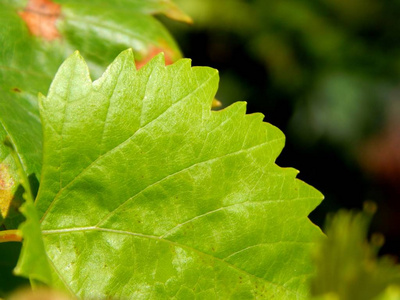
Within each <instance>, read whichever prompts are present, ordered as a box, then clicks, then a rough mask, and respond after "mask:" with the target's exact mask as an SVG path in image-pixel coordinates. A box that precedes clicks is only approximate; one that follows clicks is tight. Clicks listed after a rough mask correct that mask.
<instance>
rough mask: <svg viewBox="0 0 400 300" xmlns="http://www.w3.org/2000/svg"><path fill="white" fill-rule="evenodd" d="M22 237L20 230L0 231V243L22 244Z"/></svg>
mask: <svg viewBox="0 0 400 300" xmlns="http://www.w3.org/2000/svg"><path fill="white" fill-rule="evenodd" d="M21 241H22V235H21V231H20V230H18V229H12V230H3V231H0V243H6V242H21Z"/></svg>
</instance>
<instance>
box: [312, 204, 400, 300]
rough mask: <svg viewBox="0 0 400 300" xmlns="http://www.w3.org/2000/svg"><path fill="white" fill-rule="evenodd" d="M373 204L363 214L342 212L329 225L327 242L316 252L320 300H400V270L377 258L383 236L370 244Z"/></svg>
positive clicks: (316, 287)
mask: <svg viewBox="0 0 400 300" xmlns="http://www.w3.org/2000/svg"><path fill="white" fill-rule="evenodd" d="M374 210H375V206H374V204H371V203H366V204H365V208H364V212H358V213H356V212H351V211H344V210H342V211H339V212H338V213H337V214H335V215H334V216H330V217H329V218H328V220H327V224H326V230H325V232H326V234H327V236H328V238H326V239H324V240H323V241H321V243H320V244H319V246H318V247H317V248H316V249H315V254H314V261H315V263H316V267H317V273H316V275H315V277H314V279H313V282H312V293H313V295H314V296H316V297H317V299H332V300H333V299H341V300H347V299H349V300H350V299H351V300H354V299H363V300H368V299H393V300H394V299H399V295H400V294H399V288H400V286H399V284H400V268H399V266H398V265H395V264H394V262H393V261H392V260H391V259H389V258H388V257H382V258H379V259H378V258H377V253H378V250H379V248H380V246H382V244H383V242H384V238H383V236H382V235H380V234H373V235H372V236H371V239H370V241H369V242H368V241H367V233H368V227H369V223H370V220H371V216H372V213H373V212H374Z"/></svg>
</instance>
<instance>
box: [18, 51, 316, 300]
mask: <svg viewBox="0 0 400 300" xmlns="http://www.w3.org/2000/svg"><path fill="white" fill-rule="evenodd" d="M217 83H218V75H217V72H216V71H215V70H213V69H210V68H199V67H197V68H191V66H190V61H189V60H180V61H178V62H177V63H175V64H173V65H171V66H168V67H165V66H164V61H163V57H162V56H157V57H156V58H155V59H153V60H152V61H151V62H150V63H149V64H147V65H146V66H144V67H143V68H142V69H140V70H139V71H136V69H135V66H134V61H133V57H132V53H131V51H126V52H124V53H122V54H121V55H120V56H119V57H118V58H117V59H116V60H115V61H114V63H113V64H112V65H111V66H110V67H109V68H108V69H107V71H106V73H105V74H104V75H103V76H102V77H101V78H100V79H99V80H97V81H95V82H93V83H92V82H91V80H90V77H89V71H88V69H87V66H86V64H85V62H84V61H83V59H82V58H81V57H80V56H79V55H78V54H77V53H76V54H74V55H73V56H72V57H71V58H70V59H68V60H67V61H66V62H65V63H64V64H63V66H62V67H61V68H60V70H59V71H58V73H57V75H56V77H55V79H54V81H53V83H52V86H51V88H50V91H49V94H48V96H47V98H44V97H42V98H41V101H40V102H41V118H42V120H43V132H44V154H45V155H44V161H43V169H42V178H41V186H40V190H39V194H38V198H37V202H36V208H37V210H38V212H39V213H38V215H39V216H41V220H40V223H41V229H42V234H43V239H44V244H45V249H46V255H47V256H48V258H49V261H50V265H51V266H52V268H53V273H57V274H58V275H59V280H60V281H62V282H64V284H65V286H66V287H67V288H68V290H69V292H71V293H72V294H75V295H77V296H78V297H81V298H91V297H95V298H98V297H100V298H101V297H108V296H115V297H130V298H136V299H142V298H154V299H160V298H172V297H176V298H185V299H187V298H191V297H195V296H197V297H203V298H207V299H212V298H220V299H221V298H228V297H233V298H235V297H236V298H256V297H272V296H275V297H277V298H285V297H286V298H292V299H293V298H296V299H301V298H304V297H306V295H307V293H308V288H307V282H308V279H309V277H310V275H311V274H312V273H313V269H312V265H311V264H310V260H309V251H310V248H311V247H312V246H313V240H314V239H315V238H316V237H318V236H320V235H321V233H320V230H319V229H318V228H317V227H316V226H314V225H312V223H311V222H310V221H309V220H308V219H307V215H308V214H309V213H310V211H311V210H312V209H314V207H315V206H316V205H318V204H319V202H320V201H321V198H322V197H321V194H320V193H319V192H318V191H316V190H315V189H313V188H312V187H310V186H308V185H306V184H304V183H303V182H301V181H299V180H297V179H295V177H296V174H297V171H296V170H293V169H290V168H287V169H282V168H280V167H278V166H277V165H276V164H275V163H274V161H275V159H276V157H277V156H278V154H279V153H280V151H281V149H282V147H283V144H284V136H283V134H282V133H281V132H280V131H279V130H278V129H277V128H275V127H273V126H272V125H270V124H268V123H263V122H262V119H263V115H261V114H253V115H245V103H236V104H234V105H232V106H230V107H228V108H226V109H224V110H221V111H218V112H216V111H211V110H210V108H211V103H212V100H213V98H214V94H215V92H216V89H217ZM25 238H26V239H29V238H30V237H29V235H28V236H26V237H25ZM24 247H25V251H24V255H23V256H22V257H21V259H22V260H24V259H28V258H27V257H25V256H29V255H31V254H30V253H33V249H32V251H30V250H29V249H30V247H35V245H32V244H31V245H28V244H24ZM36 250H37V249H36ZM55 285H56V286H57V284H55Z"/></svg>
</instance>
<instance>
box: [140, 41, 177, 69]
mask: <svg viewBox="0 0 400 300" xmlns="http://www.w3.org/2000/svg"><path fill="white" fill-rule="evenodd" d="M161 52H164V57H165V65H170V64H172V63H173V62H174V60H173V58H172V56H173V54H172V52H171V50H169V49H163V48H160V47H154V46H153V47H151V48H150V50H149V51H148V54H147V56H145V57H144V58H142V59H141V60H137V61H136V68H137V69H140V68H141V67H143V66H144V65H145V64H147V63H148V62H149V61H150V60H151V59H152V58H153V57H154V56H156V55H157V54H159V53H161Z"/></svg>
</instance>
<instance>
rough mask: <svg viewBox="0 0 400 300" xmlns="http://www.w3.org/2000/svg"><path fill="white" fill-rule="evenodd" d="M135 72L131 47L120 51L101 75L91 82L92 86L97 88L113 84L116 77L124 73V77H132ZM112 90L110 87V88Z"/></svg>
mask: <svg viewBox="0 0 400 300" xmlns="http://www.w3.org/2000/svg"><path fill="white" fill-rule="evenodd" d="M136 72H137V70H136V67H135V59H134V55H133V51H132V49H131V48H129V49H127V50H125V51H123V52H121V53H120V54H119V55H118V56H117V57H116V58H115V59H114V61H113V62H112V63H111V64H110V65H109V66H108V67H107V69H106V70H105V71H104V73H103V75H101V77H100V78H99V79H97V80H95V81H94V82H93V86H94V88H96V89H99V88H100V87H101V86H103V85H104V84H106V85H107V83H108V84H113V82H114V81H115V78H116V77H119V76H120V75H122V74H123V75H124V77H130V78H131V79H132V78H133V77H132V75H134V74H135V73H136ZM111 90H112V89H111Z"/></svg>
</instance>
